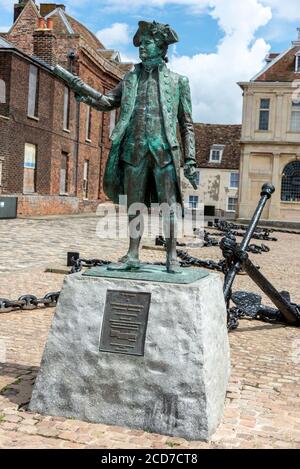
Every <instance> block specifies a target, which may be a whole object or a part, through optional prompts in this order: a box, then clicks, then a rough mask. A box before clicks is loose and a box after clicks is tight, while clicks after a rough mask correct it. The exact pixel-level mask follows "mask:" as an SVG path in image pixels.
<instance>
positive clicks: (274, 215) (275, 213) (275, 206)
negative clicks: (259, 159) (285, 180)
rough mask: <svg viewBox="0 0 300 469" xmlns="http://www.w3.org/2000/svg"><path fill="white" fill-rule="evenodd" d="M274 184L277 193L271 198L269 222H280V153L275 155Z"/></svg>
mask: <svg viewBox="0 0 300 469" xmlns="http://www.w3.org/2000/svg"><path fill="white" fill-rule="evenodd" d="M272 184H273V185H274V186H275V193H274V194H273V195H272V197H271V202H270V207H269V220H279V219H280V200H281V177H280V152H274V153H273V168H272Z"/></svg>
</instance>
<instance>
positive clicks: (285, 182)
mask: <svg viewBox="0 0 300 469" xmlns="http://www.w3.org/2000/svg"><path fill="white" fill-rule="evenodd" d="M281 200H284V201H290V202H300V161H292V162H291V163H289V164H287V165H286V167H285V168H284V171H283V175H282V181H281Z"/></svg>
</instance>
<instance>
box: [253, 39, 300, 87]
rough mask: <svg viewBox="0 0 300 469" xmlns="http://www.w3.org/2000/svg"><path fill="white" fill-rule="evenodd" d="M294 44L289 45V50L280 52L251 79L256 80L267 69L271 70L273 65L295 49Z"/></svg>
mask: <svg viewBox="0 0 300 469" xmlns="http://www.w3.org/2000/svg"><path fill="white" fill-rule="evenodd" d="M294 47H295V46H294V45H292V46H291V47H289V48H288V49H287V50H285V51H284V52H282V53H281V54H279V55H278V56H277V57H275V58H274V59H273V60H271V62H269V63H266V65H265V66H264V67H263V68H262V70H260V71H259V72H258V73H257V74H256V75H255V76H254V77H253V78H251V79H250V82H251V81H256V80H257V79H258V78H259V77H260V76H261V75H262V74H263V73H265V72H266V71H267V70H269V69H270V68H271V67H273V65H275V64H276V63H277V62H279V60H281V59H282V58H283V57H284V56H285V55H286V54H288V53H289V52H290V51H291V50H292V49H294Z"/></svg>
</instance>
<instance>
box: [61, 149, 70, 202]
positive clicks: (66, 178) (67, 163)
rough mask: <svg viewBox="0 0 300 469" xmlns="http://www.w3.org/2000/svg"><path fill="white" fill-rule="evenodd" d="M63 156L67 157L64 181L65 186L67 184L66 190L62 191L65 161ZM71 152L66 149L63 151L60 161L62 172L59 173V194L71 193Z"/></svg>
mask: <svg viewBox="0 0 300 469" xmlns="http://www.w3.org/2000/svg"><path fill="white" fill-rule="evenodd" d="M63 158H65V159H66V167H65V181H64V186H65V190H64V191H62V188H61V185H62V184H61V182H62V180H61V175H62V170H63V169H64V168H63V167H62V163H63ZM68 173H69V153H67V152H66V151H62V152H61V162H60V173H59V195H68V193H69V177H68V176H69V174H68Z"/></svg>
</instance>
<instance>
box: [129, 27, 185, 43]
mask: <svg viewBox="0 0 300 469" xmlns="http://www.w3.org/2000/svg"><path fill="white" fill-rule="evenodd" d="M148 35H149V36H152V37H153V38H154V39H156V40H157V41H159V42H160V43H161V44H164V45H167V46H168V45H170V44H174V43H175V42H178V41H179V38H178V35H177V33H176V32H175V31H174V29H172V28H171V26H170V25H168V24H161V23H157V22H156V21H153V22H152V23H149V22H148V21H139V29H138V30H137V32H136V33H135V36H134V38H133V45H134V46H135V47H139V46H140V45H141V39H142V37H143V36H148Z"/></svg>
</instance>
